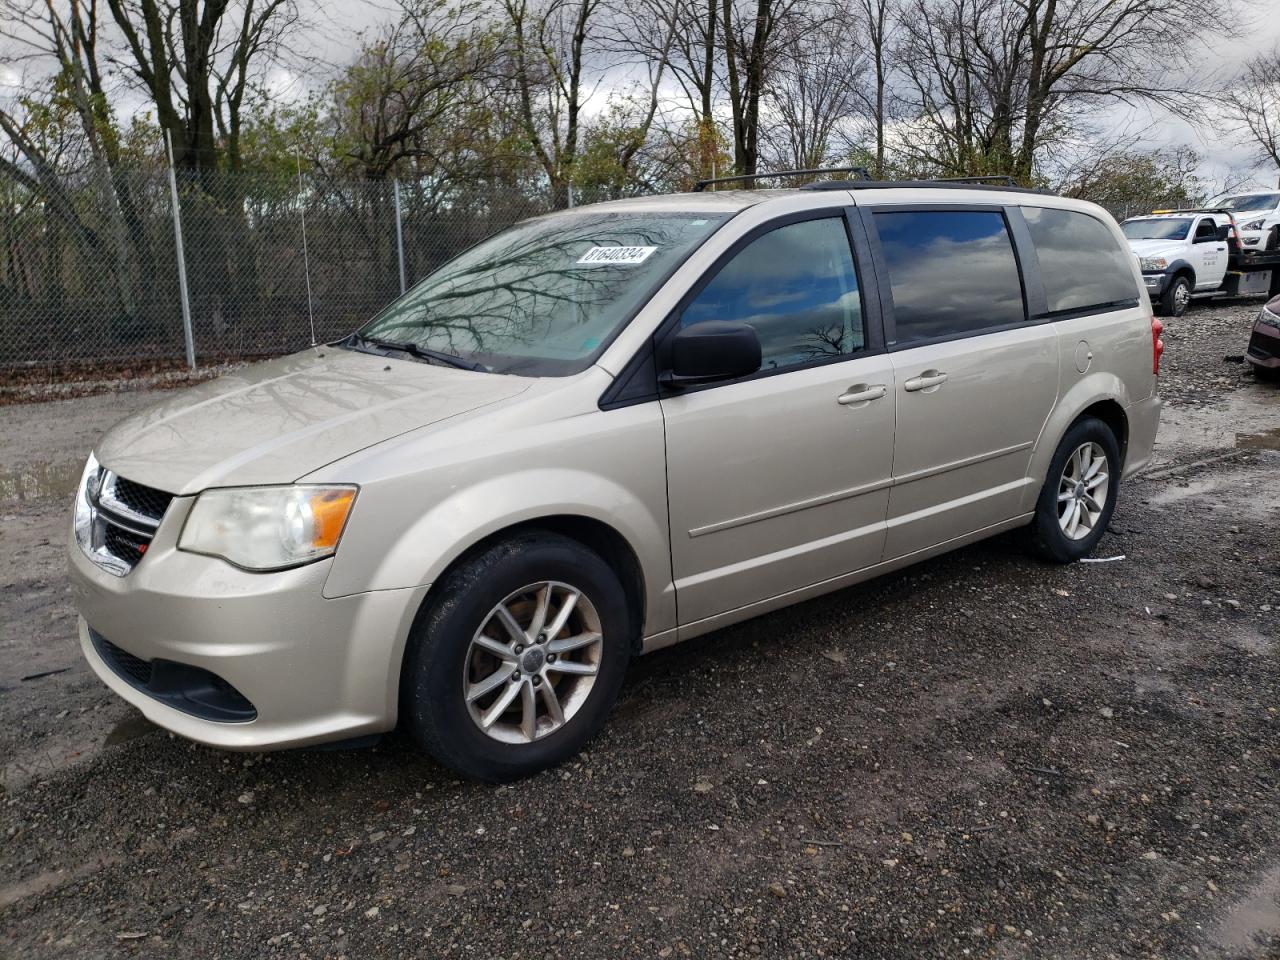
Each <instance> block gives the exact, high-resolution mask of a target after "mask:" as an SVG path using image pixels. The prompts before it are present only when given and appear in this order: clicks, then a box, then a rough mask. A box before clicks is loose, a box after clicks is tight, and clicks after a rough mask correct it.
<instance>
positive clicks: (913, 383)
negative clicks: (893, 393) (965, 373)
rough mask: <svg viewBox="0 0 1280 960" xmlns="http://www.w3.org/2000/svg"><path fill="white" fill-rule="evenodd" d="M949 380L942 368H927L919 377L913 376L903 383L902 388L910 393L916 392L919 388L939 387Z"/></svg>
mask: <svg viewBox="0 0 1280 960" xmlns="http://www.w3.org/2000/svg"><path fill="white" fill-rule="evenodd" d="M946 382H947V375H946V374H945V373H943V372H942V371H941V370H926V371H925V372H924V373H922V374H920V376H918V377H912V378H911V379H910V380H908V381H907V382H906V383H904V384H903V385H902V389H904V390H906V391H907V392H908V393H915V392H916V391H917V390H929V389H931V388H933V387H939V386H941V385H942V384H944V383H946Z"/></svg>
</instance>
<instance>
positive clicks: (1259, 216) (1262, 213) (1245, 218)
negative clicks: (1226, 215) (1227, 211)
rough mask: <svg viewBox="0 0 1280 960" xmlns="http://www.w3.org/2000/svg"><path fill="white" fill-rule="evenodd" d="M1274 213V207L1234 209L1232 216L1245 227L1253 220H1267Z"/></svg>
mask: <svg viewBox="0 0 1280 960" xmlns="http://www.w3.org/2000/svg"><path fill="white" fill-rule="evenodd" d="M1274 213H1275V208H1274V207H1263V208H1262V209H1261V210H1239V211H1237V210H1232V211H1231V216H1232V217H1234V218H1235V221H1236V223H1237V224H1238V225H1240V226H1241V227H1243V226H1244V225H1245V224H1246V223H1249V222H1250V221H1251V220H1265V219H1267V218H1268V217H1270V216H1271V215H1272V214H1274Z"/></svg>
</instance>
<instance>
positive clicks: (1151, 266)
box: [1139, 257, 1169, 271]
mask: <svg viewBox="0 0 1280 960" xmlns="http://www.w3.org/2000/svg"><path fill="white" fill-rule="evenodd" d="M1139 259H1140V262H1141V264H1142V269H1143V270H1151V271H1161V270H1164V269H1165V268H1167V267H1168V266H1169V261H1168V260H1166V259H1165V258H1164V257H1141V258H1139Z"/></svg>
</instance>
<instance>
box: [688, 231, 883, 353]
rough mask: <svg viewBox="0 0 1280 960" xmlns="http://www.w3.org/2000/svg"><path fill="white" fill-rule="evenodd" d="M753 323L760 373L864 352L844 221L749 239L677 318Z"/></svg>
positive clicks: (855, 277)
mask: <svg viewBox="0 0 1280 960" xmlns="http://www.w3.org/2000/svg"><path fill="white" fill-rule="evenodd" d="M704 320H734V321H738V322H741V323H748V324H750V325H751V326H752V327H754V328H755V330H756V333H757V334H758V335H759V337H760V351H761V354H762V358H763V363H762V369H764V370H771V369H780V368H782V367H791V366H796V365H797V364H802V363H812V362H814V361H817V360H824V359H829V358H832V357H839V356H842V355H845V354H850V353H856V352H857V351H859V350H861V349H862V348H863V347H864V346H866V335H865V332H864V330H863V321H862V298H861V294H860V293H859V290H858V274H857V271H856V270H855V269H854V265H853V253H852V251H851V250H850V247H849V234H848V231H847V230H846V229H845V223H844V218H843V217H827V218H824V219H821V220H803V221H801V222H799V223H792V224H788V225H787V226H784V227H778V228H777V229H775V230H771V231H770V232H768V233H766V234H764V235H763V236H761V237H758V238H756V239H755V240H753V241H751V242H750V243H749V244H748V245H747V246H746V247H744V248H743V249H742V250H741V251H739V252H738V253H737V254H736V255H735V256H734V257H733V259H732V260H730V261H729V262H728V263H726V264H725V265H724V266H723V267H721V268H720V270H719V272H718V273H717V274H716V275H715V277H714V278H713V279H712V280H711V282H710V283H708V284H707V285H706V286H705V287H704V288H703V289H702V291H701V292H700V293H699V294H698V295H697V297H696V298H695V299H694V300H693V301H692V302H691V303H690V304H689V305H688V306H687V307H685V309H684V312H683V313H682V314H681V316H680V324H681V326H690V325H692V324H695V323H701V322H702V321H704Z"/></svg>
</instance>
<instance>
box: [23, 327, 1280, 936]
mask: <svg viewBox="0 0 1280 960" xmlns="http://www.w3.org/2000/svg"><path fill="white" fill-rule="evenodd" d="M1256 312H1257V304H1256V303H1247V304H1241V305H1212V306H1202V307H1196V308H1193V310H1192V312H1191V313H1190V314H1189V315H1188V316H1187V317H1185V318H1183V319H1182V320H1178V321H1173V322H1171V323H1170V324H1169V326H1170V328H1171V329H1170V330H1169V332H1168V334H1167V341H1168V354H1167V358H1166V371H1167V373H1166V376H1165V377H1164V378H1163V391H1164V393H1165V396H1166V397H1167V398H1168V399H1169V406H1168V408H1167V414H1168V416H1167V417H1166V426H1165V427H1164V428H1163V430H1162V434H1161V440H1160V445H1159V448H1158V453H1159V459H1158V462H1157V464H1155V465H1154V467H1153V469H1151V470H1150V471H1148V472H1147V473H1146V474H1145V475H1144V476H1143V477H1141V478H1139V479H1137V480H1136V481H1134V482H1133V483H1131V484H1129V485H1128V486H1126V488H1125V490H1124V491H1123V492H1122V495H1121V502H1120V507H1119V510H1118V512H1117V514H1116V517H1115V520H1114V522H1113V527H1112V531H1111V534H1110V535H1109V536H1108V537H1107V538H1106V539H1104V540H1103V542H1102V544H1101V545H1100V547H1099V549H1098V551H1097V556H1098V557H1099V558H1110V557H1117V556H1121V555H1123V559H1120V560H1116V561H1114V562H1110V563H1087V564H1077V565H1074V566H1071V567H1051V566H1045V565H1042V564H1039V563H1036V562H1034V561H1032V560H1030V559H1028V558H1027V557H1026V556H1025V555H1024V554H1022V553H1021V552H1020V551H1019V549H1018V547H1017V544H1016V542H1015V541H1014V540H1012V539H1011V538H1004V539H996V540H993V541H989V542H987V543H984V544H981V545H978V546H975V547H972V548H968V549H965V550H962V551H959V552H957V553H953V554H951V555H949V556H946V557H943V558H939V559H937V560H934V561H931V562H928V563H924V564H922V565H919V566H917V567H915V568H913V569H911V570H908V571H904V572H902V573H900V574H897V575H893V576H888V577H884V578H881V579H879V580H876V581H874V582H872V583H869V584H865V585H862V586H860V587H856V588H853V589H850V590H845V591H842V592H840V593H837V594H834V595H831V596H828V597H825V598H822V599H820V600H817V601H814V602H811V603H807V604H804V605H802V606H798V607H795V608H792V609H790V610H786V611H782V612H778V613H775V614H772V615H769V616H767V617H763V618H761V619H758V620H755V621H752V622H750V623H746V624H743V625H740V626H737V627H734V628H731V629H728V630H723V631H720V632H718V633H716V634H713V635H711V636H709V637H706V638H704V639H701V640H698V641H694V642H692V643H690V644H686V645H684V646H682V647H678V648H674V649H671V650H668V651H663V652H661V653H658V654H655V655H653V656H650V657H646V658H644V659H642V660H639V661H637V663H636V664H635V668H634V670H633V672H632V674H631V676H630V678H629V680H628V682H627V685H626V687H625V688H624V691H623V699H622V702H621V704H620V705H619V707H618V709H617V711H616V713H615V715H614V717H613V719H612V722H611V723H610V725H609V728H608V729H607V731H606V732H605V734H604V735H603V736H601V737H600V738H599V739H598V740H597V741H595V743H594V744H593V745H592V747H591V749H590V751H589V753H587V754H585V755H583V756H582V757H581V758H580V759H579V760H578V761H577V762H573V763H570V764H568V765H566V766H564V767H562V768H560V769H558V770H556V771H553V772H551V773H548V774H544V775H542V776H540V777H536V778H534V779H532V780H529V781H526V782H523V783H519V784H516V785H512V786H506V787H500V788H493V787H485V786H478V785H474V784H470V783H462V782H458V781H457V780H454V779H452V778H451V777H449V776H448V775H447V774H445V773H444V772H443V771H441V770H440V769H439V768H437V767H436V766H435V765H434V764H432V763H431V762H430V761H428V760H425V759H422V758H420V757H418V756H416V755H415V754H414V753H413V751H412V750H411V749H410V748H409V746H408V745H407V744H406V743H405V742H404V741H402V740H399V739H397V738H390V739H387V740H384V741H383V743H382V744H381V745H379V746H378V747H376V748H374V749H366V750H361V751H356V750H334V751H308V752H302V751H298V752H288V753H277V754H267V755H247V756H246V755H243V754H236V755H232V754H225V753H219V752H216V751H214V750H210V749H206V748H203V747H199V746H195V745H192V744H188V743H185V742H183V741H180V740H177V739H175V738H173V737H171V736H169V735H168V734H166V733H164V732H162V731H160V730H158V729H156V728H154V727H152V726H150V725H149V724H148V723H146V721H144V720H142V719H141V717H140V715H138V714H137V713H136V712H134V711H133V710H132V709H131V708H129V707H127V706H126V705H125V704H124V703H123V702H121V701H119V700H117V699H116V698H115V697H114V696H113V695H111V694H109V693H108V692H107V690H106V689H105V688H104V687H103V686H102V685H101V684H100V683H99V682H98V681H97V680H96V679H94V678H93V677H92V675H91V674H90V672H89V670H88V668H87V667H85V666H84V665H83V664H82V663H81V661H80V658H79V653H78V650H77V648H76V643H75V640H74V630H73V626H74V619H73V615H72V611H71V608H70V605H69V603H68V598H67V592H66V585H65V582H64V577H63V573H62V569H63V560H62V557H61V546H60V543H61V538H62V536H63V531H64V529H65V524H66V522H67V490H68V488H69V487H70V485H72V484H74V482H75V479H76V476H77V475H78V472H79V464H80V461H81V459H82V457H83V455H84V452H85V450H86V449H87V445H88V443H89V442H91V440H92V438H93V436H94V435H95V434H96V433H97V432H99V431H100V430H101V429H102V428H103V427H105V426H106V425H107V424H108V423H109V422H110V421H111V420H112V419H114V418H115V417H117V416H120V415H122V414H124V413H127V412H129V411H130V410H132V409H135V408H136V407H137V406H139V405H141V404H143V403H145V402H147V401H148V399H149V395H147V394H139V393H132V394H121V395H117V396H110V397H101V396H99V397H93V398H89V399H80V400H66V401H60V402H58V403H50V404H39V405H28V406H21V407H9V408H6V409H3V410H0V451H2V452H0V457H2V460H0V498H2V499H0V515H2V520H3V527H2V531H3V532H2V533H0V543H3V544H4V546H5V547H6V551H5V552H6V555H7V557H8V558H9V563H8V565H7V566H6V567H5V568H4V569H3V570H2V571H0V691H2V692H3V697H0V749H2V750H3V757H4V763H5V765H4V772H3V781H2V783H3V793H0V811H2V813H0V871H2V879H0V955H3V956H13V957H30V956H38V957H76V958H88V957H131V956H147V957H162V956H163V957H169V956H200V957H211V956H217V957H222V958H236V957H254V958H258V957H276V956H281V957H284V956H288V957H316V958H319V957H342V956H348V957H375V956H376V957H424V956H430V957H453V956H458V957H471V958H483V960H488V958H495V957H501V958H505V960H514V958H541V957H590V958H596V957H633V956H634V957H698V958H701V957H720V956H723V957H730V956H751V955H761V956H766V957H830V956H857V957H875V958H879V957H886V958H889V957H901V958H920V957H935V956H936V957H960V956H973V957H1017V956H1026V957H1129V956H1135V957H1173V956H1177V957H1186V956H1192V955H1198V956H1201V957H1224V958H1225V957H1231V958H1243V957H1276V956H1280V839H1277V838H1280V807H1278V806H1277V804H1276V802H1275V801H1276V797H1277V785H1278V780H1280V751H1278V750H1277V748H1276V742H1277V735H1278V733H1280V729H1278V727H1280V712H1278V711H1280V669H1278V663H1277V655H1278V653H1280V651H1278V650H1277V642H1276V641H1277V637H1278V636H1280V630H1278V629H1277V625H1276V624H1277V613H1276V611H1277V610H1278V609H1280V551H1278V550H1277V545H1276V541H1277V530H1278V529H1280V528H1278V525H1277V513H1278V508H1277V505H1276V503H1277V501H1276V497H1275V492H1274V491H1275V485H1276V480H1277V477H1278V476H1280V452H1278V451H1277V447H1280V390H1278V389H1277V388H1276V387H1274V386H1271V385H1269V384H1264V383H1256V382H1254V380H1253V378H1252V376H1251V375H1250V374H1249V373H1248V372H1247V371H1246V369H1245V367H1243V366H1242V365H1240V364H1238V363H1232V362H1226V361H1224V359H1223V358H1224V356H1228V355H1235V356H1239V355H1240V354H1241V353H1243V351H1244V345H1245V340H1246V339H1247V334H1248V329H1249V327H1250V325H1251V323H1252V318H1253V317H1254V316H1255V315H1256ZM45 671H62V672H57V673H53V674H51V675H48V676H44V677H40V678H37V679H24V678H28V677H30V675H32V674H37V673H43V672H45Z"/></svg>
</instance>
